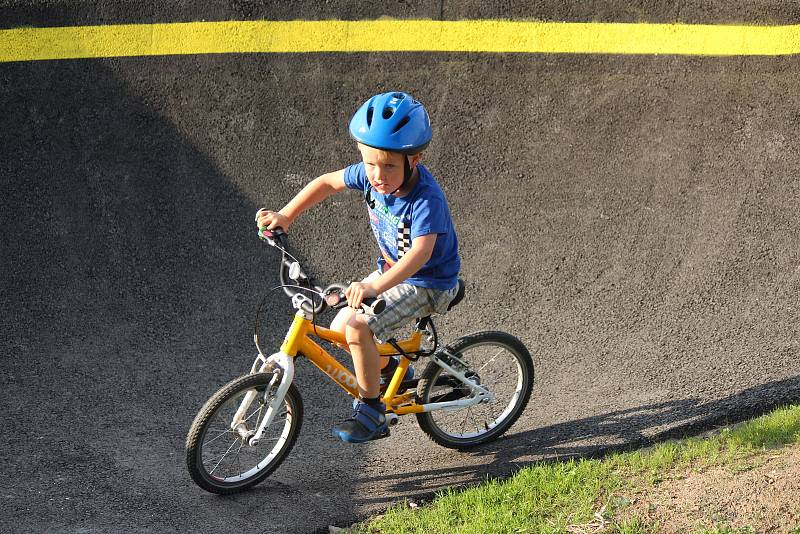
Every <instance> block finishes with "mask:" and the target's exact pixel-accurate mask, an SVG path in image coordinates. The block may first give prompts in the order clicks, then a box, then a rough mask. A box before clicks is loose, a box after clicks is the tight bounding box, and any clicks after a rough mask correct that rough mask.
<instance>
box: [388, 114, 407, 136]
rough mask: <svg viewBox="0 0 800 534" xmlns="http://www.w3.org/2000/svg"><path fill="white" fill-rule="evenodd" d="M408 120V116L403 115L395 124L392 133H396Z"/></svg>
mask: <svg viewBox="0 0 800 534" xmlns="http://www.w3.org/2000/svg"><path fill="white" fill-rule="evenodd" d="M408 121H409V119H408V117H403V119H402V120H401V121H400V122H398V123H397V126H395V127H394V130H392V133H397V132H398V131H399V130H400V128H402V127H403V126H405V125H406V124H408Z"/></svg>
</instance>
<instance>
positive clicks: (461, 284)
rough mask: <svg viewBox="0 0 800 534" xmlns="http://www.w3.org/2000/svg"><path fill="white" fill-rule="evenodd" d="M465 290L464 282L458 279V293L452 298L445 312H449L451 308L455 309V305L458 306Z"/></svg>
mask: <svg viewBox="0 0 800 534" xmlns="http://www.w3.org/2000/svg"><path fill="white" fill-rule="evenodd" d="M465 290H466V284H465V283H464V280H462V279H461V278H459V279H458V292H457V293H456V296H455V297H454V298H453V300H452V301H451V302H450V305H449V306H448V307H447V311H450V310H452V309H453V308H455V306H456V304H458V303H459V302H461V301H462V300H463V299H464V292H465Z"/></svg>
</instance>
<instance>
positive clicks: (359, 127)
mask: <svg viewBox="0 0 800 534" xmlns="http://www.w3.org/2000/svg"><path fill="white" fill-rule="evenodd" d="M350 136H351V137H352V138H353V139H355V140H356V141H358V142H359V143H361V144H364V145H367V146H370V147H372V148H378V149H381V150H388V151H389V152H400V153H401V154H406V155H411V154H416V153H417V152H421V151H422V150H424V149H425V147H427V146H428V143H430V142H431V138H432V137H433V130H432V129H431V121H430V119H429V118H428V113H427V112H426V111H425V107H424V106H423V105H422V104H421V103H419V102H417V101H416V100H414V97H412V96H411V95H409V94H408V93H401V92H398V91H396V92H391V93H382V94H379V95H375V96H373V97H372V98H370V99H369V100H367V101H366V102H364V104H363V105H362V106H361V107H360V108H358V111H356V113H355V115H353V118H352V119H351V120H350Z"/></svg>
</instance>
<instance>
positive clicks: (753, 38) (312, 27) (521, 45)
mask: <svg viewBox="0 0 800 534" xmlns="http://www.w3.org/2000/svg"><path fill="white" fill-rule="evenodd" d="M286 52H292V53H309V52H510V53H560V54H677V55H706V56H746V55H763V56H775V55H787V54H798V53H800V25H791V26H718V25H702V24H618V23H559V22H522V21H507V20H463V21H435V20H372V21H248V22H243V21H236V22H187V23H170V24H122V25H112V26H73V27H64V28H15V29H10V30H0V62H8V61H33V60H43V59H74V58H102V57H121V56H161V55H174V54H229V53H286Z"/></svg>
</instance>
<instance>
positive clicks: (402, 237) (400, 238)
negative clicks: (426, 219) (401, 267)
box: [397, 221, 411, 260]
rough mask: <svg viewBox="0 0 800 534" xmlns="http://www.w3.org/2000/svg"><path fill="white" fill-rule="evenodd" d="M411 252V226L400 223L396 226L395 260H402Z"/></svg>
mask: <svg viewBox="0 0 800 534" xmlns="http://www.w3.org/2000/svg"><path fill="white" fill-rule="evenodd" d="M409 250H411V225H410V224H408V223H406V222H404V221H400V222H399V223H398V224H397V259H398V260H399V259H400V258H402V257H403V256H404V255H405V253H406V252H408V251H409Z"/></svg>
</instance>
